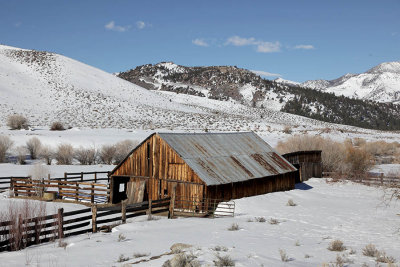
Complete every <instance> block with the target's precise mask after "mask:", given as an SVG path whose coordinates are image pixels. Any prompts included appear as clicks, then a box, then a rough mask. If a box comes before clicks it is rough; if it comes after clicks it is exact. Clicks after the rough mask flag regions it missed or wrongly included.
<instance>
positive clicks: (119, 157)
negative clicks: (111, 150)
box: [114, 140, 139, 164]
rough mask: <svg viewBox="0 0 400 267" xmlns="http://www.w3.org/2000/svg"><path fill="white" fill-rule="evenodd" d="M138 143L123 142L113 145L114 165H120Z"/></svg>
mask: <svg viewBox="0 0 400 267" xmlns="http://www.w3.org/2000/svg"><path fill="white" fill-rule="evenodd" d="M138 144H139V143H138V142H137V141H132V140H124V141H121V142H118V143H116V144H115V150H116V151H115V154H114V163H115V164H119V163H121V162H122V161H123V160H124V159H125V158H126V156H128V154H129V153H130V152H131V151H132V149H134V148H135V147H136V146H137V145H138Z"/></svg>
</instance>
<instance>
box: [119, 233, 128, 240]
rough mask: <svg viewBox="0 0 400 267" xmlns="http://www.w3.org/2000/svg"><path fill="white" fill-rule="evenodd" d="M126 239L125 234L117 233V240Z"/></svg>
mask: <svg viewBox="0 0 400 267" xmlns="http://www.w3.org/2000/svg"><path fill="white" fill-rule="evenodd" d="M125 239H126V236H124V234H122V233H121V234H119V235H118V242H121V241H124V240H125Z"/></svg>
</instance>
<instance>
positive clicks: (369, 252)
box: [362, 244, 379, 257]
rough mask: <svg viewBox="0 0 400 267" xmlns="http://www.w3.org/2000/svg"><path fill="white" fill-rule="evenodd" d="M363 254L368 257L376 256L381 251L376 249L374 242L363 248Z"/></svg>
mask: <svg viewBox="0 0 400 267" xmlns="http://www.w3.org/2000/svg"><path fill="white" fill-rule="evenodd" d="M362 252H363V255H364V256H367V257H376V256H377V255H378V253H379V251H378V250H377V249H376V247H375V245H373V244H368V245H366V246H365V248H363V250H362Z"/></svg>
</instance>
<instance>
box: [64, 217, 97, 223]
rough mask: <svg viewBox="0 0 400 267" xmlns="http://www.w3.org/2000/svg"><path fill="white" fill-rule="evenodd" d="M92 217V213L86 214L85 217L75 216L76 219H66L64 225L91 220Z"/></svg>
mask: <svg viewBox="0 0 400 267" xmlns="http://www.w3.org/2000/svg"><path fill="white" fill-rule="evenodd" d="M90 219H92V215H86V216H83V217H78V218H74V219H69V220H65V221H64V225H67V224H71V223H77V222H81V221H84V220H90Z"/></svg>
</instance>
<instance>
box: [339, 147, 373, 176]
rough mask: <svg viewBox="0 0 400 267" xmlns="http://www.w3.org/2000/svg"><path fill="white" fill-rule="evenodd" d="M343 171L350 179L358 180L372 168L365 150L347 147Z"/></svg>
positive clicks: (370, 159) (371, 161)
mask: <svg viewBox="0 0 400 267" xmlns="http://www.w3.org/2000/svg"><path fill="white" fill-rule="evenodd" d="M344 163H345V170H347V171H346V172H347V173H348V174H349V176H350V177H351V178H359V177H362V176H364V175H365V173H366V172H367V171H368V170H370V169H371V168H372V166H373V165H374V162H373V160H372V158H371V155H370V154H368V153H367V152H366V151H365V149H361V148H355V147H353V146H347V148H346V157H345V159H344Z"/></svg>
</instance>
